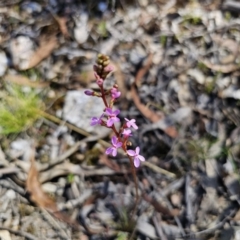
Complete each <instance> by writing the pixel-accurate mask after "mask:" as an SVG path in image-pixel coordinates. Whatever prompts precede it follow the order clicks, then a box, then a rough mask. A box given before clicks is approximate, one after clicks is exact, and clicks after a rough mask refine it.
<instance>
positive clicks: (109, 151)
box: [105, 147, 113, 155]
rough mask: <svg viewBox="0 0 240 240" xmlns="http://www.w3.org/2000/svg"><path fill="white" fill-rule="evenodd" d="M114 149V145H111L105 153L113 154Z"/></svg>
mask: <svg viewBox="0 0 240 240" xmlns="http://www.w3.org/2000/svg"><path fill="white" fill-rule="evenodd" d="M112 151H113V148H112V147H109V148H107V149H106V151H105V153H106V154H107V155H108V154H111V153H112Z"/></svg>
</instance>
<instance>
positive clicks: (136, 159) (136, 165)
mask: <svg viewBox="0 0 240 240" xmlns="http://www.w3.org/2000/svg"><path fill="white" fill-rule="evenodd" d="M134 166H135V167H136V168H138V167H139V166H140V162H139V159H138V158H137V157H136V158H134Z"/></svg>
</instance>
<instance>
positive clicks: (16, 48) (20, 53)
mask: <svg viewBox="0 0 240 240" xmlns="http://www.w3.org/2000/svg"><path fill="white" fill-rule="evenodd" d="M9 48H10V49H9V50H10V53H11V56H12V61H13V64H14V65H15V66H16V67H17V68H19V69H20V70H24V69H27V68H28V66H29V62H30V58H31V56H32V55H33V53H34V42H33V41H32V40H31V39H30V38H29V37H27V36H18V37H16V38H14V39H11V41H10V45H9Z"/></svg>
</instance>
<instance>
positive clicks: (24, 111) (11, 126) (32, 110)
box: [0, 86, 43, 134]
mask: <svg viewBox="0 0 240 240" xmlns="http://www.w3.org/2000/svg"><path fill="white" fill-rule="evenodd" d="M42 106H43V105H42V104H41V101H40V98H39V97H38V96H37V95H36V94H35V93H34V92H33V91H30V92H28V93H24V92H23V91H21V88H20V87H16V86H14V87H11V88H9V91H8V93H6V92H2V94H1V96H0V133H1V134H10V133H19V132H21V131H24V130H26V129H27V128H29V127H30V126H32V124H33V123H34V122H35V121H36V120H37V119H38V118H39V117H40V111H39V110H40V109H41V107H42Z"/></svg>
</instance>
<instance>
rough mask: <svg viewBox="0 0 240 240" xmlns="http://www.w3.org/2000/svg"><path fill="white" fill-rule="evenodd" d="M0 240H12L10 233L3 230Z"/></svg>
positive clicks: (0, 233) (0, 232)
mask: <svg viewBox="0 0 240 240" xmlns="http://www.w3.org/2000/svg"><path fill="white" fill-rule="evenodd" d="M0 239H2V240H12V238H11V236H10V233H9V231H7V230H1V231H0Z"/></svg>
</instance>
